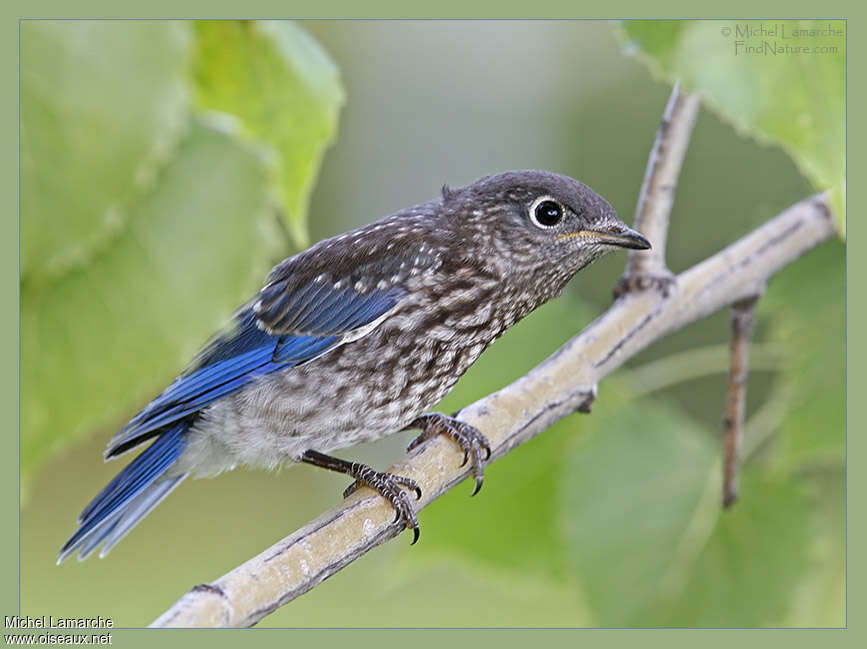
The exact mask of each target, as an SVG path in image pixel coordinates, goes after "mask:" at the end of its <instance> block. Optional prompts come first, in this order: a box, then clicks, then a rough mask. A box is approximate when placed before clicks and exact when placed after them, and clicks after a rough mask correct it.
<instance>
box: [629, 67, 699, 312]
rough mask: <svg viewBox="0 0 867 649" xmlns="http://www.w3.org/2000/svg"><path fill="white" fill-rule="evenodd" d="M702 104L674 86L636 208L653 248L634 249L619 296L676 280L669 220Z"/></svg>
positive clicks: (638, 223)
mask: <svg viewBox="0 0 867 649" xmlns="http://www.w3.org/2000/svg"><path fill="white" fill-rule="evenodd" d="M699 103H700V102H699V98H698V95H694V94H691V93H687V92H683V91H682V90H681V89H680V85H679V84H675V86H674V88H672V90H671V95H670V96H669V98H668V104H666V106H665V112H663V114H662V120H661V121H660V123H659V130H657V132H656V140H655V141H654V142H653V147H652V148H651V150H650V155H649V157H648V159H647V167H646V169H645V172H644V181H643V182H642V184H641V192H640V193H639V194H638V203H637V205H636V207H635V228H636V229H637V230H638V231H639V232H641V233H642V234H644V236H646V237H647V238H648V239H649V240H650V241H651V242H652V243H653V248H652V249H651V250H648V251H646V252H645V251H640V252H638V251H632V252H630V254H629V261H628V263H627V266H626V273H625V274H624V276H623V278H621V280H620V282H618V285H617V288H616V289H615V295H620V294H622V293H626V292H629V291H632V290H644V289H647V288H650V287H652V286H656V287H657V288H660V289H662V290H667V289H668V287H669V286H670V284H671V282H672V280H673V276H672V274H671V271H669V270H668V266H666V263H665V243H666V240H667V238H668V221H669V217H670V215H671V208H672V205H673V204H674V195H675V190H676V189H677V179H678V176H679V175H680V168H681V166H682V165H683V158H684V156H685V155H686V149H687V147H688V145H689V139H690V136H691V135H692V127H693V126H694V125H695V120H696V117H697V116H698V109H699Z"/></svg>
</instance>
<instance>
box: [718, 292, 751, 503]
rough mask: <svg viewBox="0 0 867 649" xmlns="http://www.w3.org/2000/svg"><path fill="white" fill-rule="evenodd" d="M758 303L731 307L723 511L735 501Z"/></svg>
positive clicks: (736, 304) (743, 303)
mask: <svg viewBox="0 0 867 649" xmlns="http://www.w3.org/2000/svg"><path fill="white" fill-rule="evenodd" d="M758 299H759V296H758V295H755V296H753V297H748V298H746V299H744V300H739V301H737V302H735V303H734V305H733V306H732V342H731V369H730V371H729V389H728V399H727V401H726V416H725V419H724V420H723V472H722V473H723V501H722V502H723V507H731V506H732V505H733V504H734V502H735V500H737V498H738V468H739V463H740V454H741V444H742V442H743V430H744V412H745V411H746V406H747V376H748V375H749V366H750V337H751V336H752V332H753V314H754V313H755V308H756V302H757V301H758Z"/></svg>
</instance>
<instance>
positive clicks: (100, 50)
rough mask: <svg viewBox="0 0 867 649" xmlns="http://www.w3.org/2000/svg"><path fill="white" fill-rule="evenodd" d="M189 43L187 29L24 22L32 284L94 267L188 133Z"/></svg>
mask: <svg viewBox="0 0 867 649" xmlns="http://www.w3.org/2000/svg"><path fill="white" fill-rule="evenodd" d="M189 44H190V38H189V30H188V28H187V26H186V25H185V24H182V23H174V22H160V21H149V22H123V23H119V22H114V21H81V22H67V21H24V22H22V23H21V145H22V146H21V167H22V174H21V276H22V277H23V278H27V279H33V278H34V277H37V276H45V275H48V274H51V275H56V274H57V273H59V272H62V271H63V270H64V269H67V268H69V267H70V266H74V265H78V264H84V263H86V262H87V260H88V259H89V258H90V256H91V255H93V254H94V253H95V251H97V250H98V249H99V247H100V246H101V245H105V244H107V243H109V242H110V240H111V237H112V236H114V235H115V234H116V233H117V232H118V231H119V230H121V229H123V227H124V226H125V224H126V221H127V219H128V216H129V215H128V211H129V206H130V203H131V201H132V200H134V199H135V197H136V196H137V195H139V194H140V193H141V192H142V191H143V190H145V189H147V188H148V187H149V186H150V185H151V184H152V182H153V179H154V176H155V174H156V172H157V171H158V169H159V167H160V165H161V164H162V163H163V162H164V161H165V160H166V158H167V157H168V156H170V155H171V152H172V149H173V147H174V146H175V144H176V142H177V139H178V137H180V132H181V129H182V127H183V126H184V124H185V122H186V119H187V112H188V104H189V99H188V95H189V93H188V90H187V87H186V79H185V74H186V68H187V53H188V50H189ZM108 53H110V54H109V55H107V54H108ZM145 53H146V55H144V54H145Z"/></svg>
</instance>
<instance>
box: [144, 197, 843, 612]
mask: <svg viewBox="0 0 867 649" xmlns="http://www.w3.org/2000/svg"><path fill="white" fill-rule="evenodd" d="M666 219H667V216H666ZM834 233H835V230H834V225H833V222H832V219H831V218H830V212H829V208H828V203H827V197H826V196H813V197H811V198H808V199H806V200H803V201H801V202H800V203H797V204H795V205H793V206H792V207H790V208H789V209H788V210H786V211H785V212H783V213H782V214H780V215H778V216H777V217H775V218H773V219H771V220H770V221H768V222H767V223H765V224H764V225H763V226H761V227H759V228H758V229H756V230H754V231H753V232H752V233H750V234H748V235H747V236H745V237H744V238H743V239H741V240H739V241H737V242H736V243H734V244H732V245H731V246H729V247H728V248H726V249H724V250H722V251H721V252H719V253H717V254H716V255H713V256H712V257H710V258H708V259H706V260H705V261H703V262H701V263H699V264H697V265H696V266H693V267H692V268H691V269H689V270H687V271H686V272H684V273H682V274H681V275H679V276H678V277H677V278H676V282H674V283H673V284H671V287H670V290H668V291H656V290H646V291H629V292H627V293H625V294H623V295H622V296H621V297H620V298H619V299H618V300H617V301H616V302H615V303H614V305H613V306H612V307H611V308H610V309H609V310H608V311H607V312H606V313H604V314H603V315H602V316H600V317H599V318H598V319H597V320H595V321H594V322H593V323H591V324H590V325H589V326H588V327H587V328H586V329H584V331H583V332H581V333H580V334H579V335H578V336H576V337H575V338H573V339H572V340H570V341H569V342H568V343H566V344H565V345H564V346H563V347H561V348H560V349H559V350H557V351H556V352H555V353H554V354H553V355H552V356H551V357H549V358H548V359H547V360H546V361H545V362H543V363H542V364H541V365H539V366H537V367H536V368H534V369H533V370H531V371H530V372H529V373H528V374H527V375H526V376H523V377H521V378H520V379H518V380H517V381H515V382H514V383H512V384H511V385H509V386H507V387H505V388H503V389H502V390H500V391H498V392H495V393H494V394H492V395H490V396H488V397H485V398H484V399H481V400H480V401H477V402H476V403H474V404H472V405H470V406H468V407H466V408H464V409H463V410H462V411H461V413H460V417H461V419H463V420H464V421H466V422H467V423H469V424H472V425H474V426H476V427H478V428H479V429H480V430H481V431H482V432H483V433H484V434H485V435H486V436H487V438H488V440H489V441H490V444H491V449H492V461H493V460H494V459H496V458H500V457H502V456H504V455H505V454H506V453H508V452H509V451H511V450H512V449H513V448H515V447H516V446H519V445H520V444H522V443H524V442H526V441H527V440H529V439H530V438H532V437H533V436H535V435H537V434H538V433H540V432H542V431H543V430H545V429H546V428H548V427H549V426H550V425H551V424H553V423H554V422H556V421H557V420H559V419H561V418H562V417H565V416H566V415H568V414H570V413H572V412H575V411H576V410H578V411H588V410H589V407H590V404H591V403H592V401H593V399H594V397H595V395H596V384H597V382H598V381H599V380H600V379H602V378H604V377H605V376H607V375H608V374H610V373H611V372H613V371H614V370H615V369H617V368H618V367H620V366H621V365H622V364H623V363H624V362H625V361H626V360H628V359H629V358H631V357H633V356H634V355H635V354H637V353H638V352H639V351H641V350H642V349H644V348H645V347H647V346H648V345H650V344H651V343H652V342H654V341H656V340H658V339H659V338H661V337H663V336H665V335H666V334H668V333H671V332H673V331H676V330H678V329H680V328H682V327H684V326H685V325H687V324H689V323H691V322H693V321H695V320H698V319H699V318H702V317H704V316H707V315H709V314H710V313H713V312H714V311H716V310H718V309H720V308H722V307H724V306H726V305H729V304H733V303H735V302H738V301H739V300H743V299H746V298H750V297H753V296H755V295H757V294H759V293H760V291H761V289H762V288H763V287H764V285H765V282H766V281H767V280H768V278H769V277H770V276H771V275H773V274H774V273H775V272H776V271H778V270H779V269H780V268H782V267H783V266H785V265H786V264H788V263H790V262H791V261H793V260H794V259H796V258H797V257H799V256H800V255H802V254H803V253H804V252H806V251H808V250H810V249H811V248H813V247H814V246H816V245H817V244H819V243H820V242H822V241H824V240H826V239H828V238H830V237H832V236H833V235H834ZM659 242H660V241H659V240H656V239H654V245H658V244H659ZM461 461H462V454H461V452H460V451H458V450H457V447H456V446H455V445H454V444H451V443H450V442H449V441H448V440H445V439H442V438H435V439H432V440H430V441H429V442H427V443H426V444H424V445H422V446H421V447H419V448H418V449H416V451H415V452H413V453H412V454H410V455H409V456H408V457H407V458H406V459H405V460H404V461H402V462H399V463H398V464H396V465H395V466H393V467H392V468H391V469H389V471H392V472H394V473H398V474H401V475H406V476H409V477H411V478H413V479H414V480H416V481H417V482H418V483H419V485H421V488H422V490H423V496H422V499H421V501H420V502H419V503H418V508H419V509H421V508H422V507H424V506H426V505H427V504H428V503H430V502H432V501H433V500H435V499H436V498H438V497H439V496H440V495H442V494H443V493H445V492H446V491H447V490H449V489H450V488H452V487H453V486H455V485H456V484H458V483H459V482H461V481H462V480H464V479H465V478H467V477H468V476H469V468H468V467H461V466H460V463H461ZM393 519H394V511H393V510H392V508H391V506H390V505H389V504H388V503H387V502H386V501H385V500H384V499H383V498H381V497H379V496H377V495H376V494H374V493H373V492H372V491H370V490H369V489H366V488H363V489H359V490H358V491H357V492H356V493H355V494H353V495H352V496H350V497H349V498H348V499H346V500H344V501H343V503H341V504H340V505H338V506H337V507H334V508H332V509H330V510H328V511H327V512H325V513H324V514H322V515H321V516H320V517H318V518H317V519H315V520H314V521H312V522H310V523H308V524H307V525H305V526H304V527H302V528H301V529H299V530H298V531H296V532H294V533H293V534H291V535H289V536H288V537H286V538H285V539H283V540H282V541H279V542H278V543H276V544H275V545H273V546H272V547H270V548H269V549H267V550H266V551H265V552H263V553H261V554H260V555H259V556H257V557H254V558H252V559H250V560H249V561H247V562H245V563H244V564H242V565H240V566H238V567H237V568H235V569H234V570H232V571H231V572H229V573H227V574H226V575H224V576H223V577H221V578H220V579H218V580H216V581H214V582H213V583H211V584H208V585H202V586H197V587H195V588H193V589H192V590H191V591H190V592H188V593H187V594H186V595H184V596H183V597H182V598H181V599H180V600H179V601H178V602H177V603H176V604H175V605H174V606H172V607H171V608H170V609H169V610H168V611H166V612H165V613H164V614H163V615H161V616H160V617H159V618H158V619H157V620H156V621H155V622H154V623H153V626H174V627H179V626H180V627H186V626H251V625H253V624H255V623H256V622H258V621H259V620H261V619H262V618H263V617H265V616H266V615H268V614H269V613H271V612H272V611H274V610H275V609H277V608H278V607H280V606H282V605H283V604H286V603H287V602H290V601H292V600H293V599H295V598H296V597H298V596H299V595H301V594H303V593H305V592H307V591H308V590H310V589H311V588H313V587H314V586H316V585H317V584H319V583H320V582H321V581H323V580H324V579H327V578H328V577H330V576H331V575H333V574H335V573H336V572H337V571H338V570H340V569H341V568H343V567H344V566H346V565H347V564H349V563H350V562H352V561H354V560H355V559H356V558H358V557H360V556H361V555H363V554H364V553H366V552H367V551H369V550H371V549H372V548H374V547H376V546H377V545H379V544H381V543H384V542H385V541H387V540H389V539H391V538H393V537H394V536H397V535H398V534H399V533H400V532H401V531H402V529H401V528H400V527H399V526H398V525H397V524H395V523H394V522H393Z"/></svg>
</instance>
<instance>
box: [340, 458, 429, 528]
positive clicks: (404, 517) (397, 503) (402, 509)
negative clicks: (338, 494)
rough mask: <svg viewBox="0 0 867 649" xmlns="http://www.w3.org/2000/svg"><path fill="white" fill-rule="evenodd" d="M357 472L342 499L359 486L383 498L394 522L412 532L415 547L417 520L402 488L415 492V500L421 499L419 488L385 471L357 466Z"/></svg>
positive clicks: (412, 482)
mask: <svg viewBox="0 0 867 649" xmlns="http://www.w3.org/2000/svg"><path fill="white" fill-rule="evenodd" d="M357 466H358V467H359V470H358V471H357V473H358V475H357V476H356V479H355V482H353V483H352V484H351V485H349V486H348V487H347V488H346V489H345V490H344V492H343V497H344V498H346V497H348V496H349V495H350V494H353V493H355V491H357V490H358V488H359V487H361V486H368V487H370V488H371V489H373V490H374V491H375V492H377V493H378V494H379V495H380V496H382V497H383V498H385V499H386V500H387V501H388V502H389V503H391V506H392V507H393V508H394V522H395V523H397V522H401V521H402V522H403V523H404V527H406V528H407V529H411V530H412V532H413V537H412V543H410V545H415V542H416V541H418V537H419V527H418V519H417V518H416V515H415V511H414V510H413V507H412V503H411V502H410V500H409V496H408V495H407V493H406V491H404V490H403V489H402V487H406V488H407V489H409V490H410V491H413V492H415V499H416V500H420V499H421V487H419V485H418V483H417V482H416V481H415V480H413V479H412V478H407V477H406V476H402V475H396V474H394V473H388V472H385V471H376V470H374V469H372V468H370V467H369V466H367V465H363V464H362V465H357Z"/></svg>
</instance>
